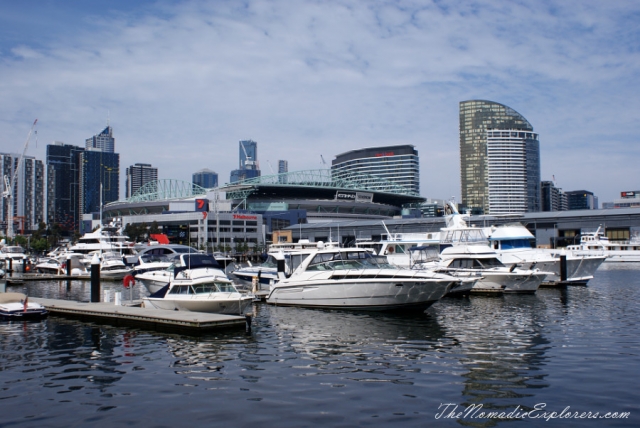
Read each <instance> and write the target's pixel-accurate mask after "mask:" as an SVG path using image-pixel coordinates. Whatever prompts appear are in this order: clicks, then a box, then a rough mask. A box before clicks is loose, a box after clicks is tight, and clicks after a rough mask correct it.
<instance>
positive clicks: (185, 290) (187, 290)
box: [169, 285, 193, 294]
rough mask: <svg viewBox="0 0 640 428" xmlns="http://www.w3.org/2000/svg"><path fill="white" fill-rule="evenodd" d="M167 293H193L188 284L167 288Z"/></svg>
mask: <svg viewBox="0 0 640 428" xmlns="http://www.w3.org/2000/svg"><path fill="white" fill-rule="evenodd" d="M169 294H193V290H191V286H190V285H175V286H173V287H172V288H171V290H169Z"/></svg>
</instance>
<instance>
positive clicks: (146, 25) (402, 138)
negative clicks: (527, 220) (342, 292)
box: [0, 0, 640, 202]
mask: <svg viewBox="0 0 640 428" xmlns="http://www.w3.org/2000/svg"><path fill="white" fill-rule="evenodd" d="M639 22H640V3H638V2H637V1H622V0H616V1H611V2H607V1H601V0H594V1H590V0H585V1H579V2H566V1H543V0H532V1H526V0H524V1H503V2H498V1H483V0H479V1H462V2H454V1H426V0H424V1H423V0H415V1H364V0H362V1H348V0H344V1H342V0H336V1H333V0H319V1H306V0H283V1H278V0H276V1H263V0H259V1H251V0H249V1H243V2H240V1H135V2H131V1H80V0H76V1H54V0H49V1H46V0H21V1H19V2H18V1H9V0H0V94H1V99H2V102H1V103H0V151H1V152H4V153H20V152H21V151H22V149H23V146H24V143H25V140H26V137H27V134H28V132H29V129H30V127H31V124H32V123H33V121H34V119H36V118H37V119H38V127H37V146H36V140H35V139H34V138H32V139H31V142H30V145H29V150H28V151H27V154H29V155H32V156H35V157H36V158H39V159H42V160H44V159H45V153H46V145H47V144H50V143H52V142H53V141H63V142H65V143H67V144H74V145H78V146H84V140H85V139H86V138H88V137H90V136H92V135H94V134H96V133H98V132H100V131H101V130H102V129H103V128H104V127H105V126H106V124H107V120H109V121H110V124H111V126H112V127H113V129H114V136H115V138H116V151H117V152H118V153H120V156H121V157H120V162H121V163H120V166H121V177H122V181H123V182H124V171H125V168H126V167H127V166H129V165H132V164H134V163H136V162H143V163H151V164H152V165H154V166H156V167H158V169H159V176H160V178H161V179H165V178H175V179H181V180H190V179H191V174H192V173H193V172H195V171H197V170H199V169H202V168H210V169H213V170H214V171H216V172H218V174H219V175H220V181H221V182H228V180H229V173H230V171H231V170H232V169H235V168H237V167H238V141H239V140H244V139H253V140H255V141H257V142H258V155H259V161H260V166H261V169H262V171H263V174H270V172H271V169H270V166H269V164H270V165H271V166H272V167H273V168H274V169H277V161H278V160H279V159H286V160H288V161H289V169H290V170H291V171H293V170H304V169H319V168H322V167H323V165H322V162H321V157H320V156H321V155H322V156H323V157H324V159H325V160H326V161H327V163H328V164H330V162H331V159H333V158H334V157H335V155H337V154H339V153H343V152H345V151H348V150H353V149H359V148H364V147H376V146H383V145H392V144H393V145H395V144H413V145H415V146H416V148H417V149H418V151H419V155H420V168H421V171H420V172H421V193H422V196H425V197H429V198H450V197H451V196H455V197H456V200H460V171H459V170H460V164H459V138H458V103H459V102H460V101H464V100H469V99H485V100H491V101H496V102H499V103H502V104H506V105H507V106H509V107H511V108H513V109H515V110H516V111H518V112H519V113H520V114H522V115H523V116H524V117H525V118H527V119H528V120H529V122H530V123H531V124H532V125H533V127H534V130H535V131H536V132H538V133H539V134H540V147H541V149H540V150H541V158H542V178H543V180H551V179H552V177H554V176H555V180H556V185H557V186H558V187H560V188H562V189H564V190H567V191H569V190H582V189H586V190H590V191H593V192H594V193H595V195H596V196H598V197H599V200H600V202H606V201H612V200H613V199H616V198H618V197H619V194H620V192H621V191H627V190H640V168H639V167H640V144H638V143H639V139H640V117H639V116H640V115H639V112H640V83H639V82H640V25H638V23H639ZM121 193H122V195H123V196H124V188H122V189H121Z"/></svg>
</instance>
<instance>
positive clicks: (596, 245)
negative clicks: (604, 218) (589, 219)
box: [567, 227, 640, 263]
mask: <svg viewBox="0 0 640 428" xmlns="http://www.w3.org/2000/svg"><path fill="white" fill-rule="evenodd" d="M601 229H602V227H598V229H597V230H596V231H595V232H587V233H583V234H581V235H580V244H577V245H569V246H567V251H573V252H574V253H576V254H587V255H605V256H606V257H607V258H606V260H605V262H635V263H637V262H640V237H638V236H633V237H632V239H630V240H628V241H610V240H609V238H608V237H607V236H605V234H604V233H603V232H602V231H601Z"/></svg>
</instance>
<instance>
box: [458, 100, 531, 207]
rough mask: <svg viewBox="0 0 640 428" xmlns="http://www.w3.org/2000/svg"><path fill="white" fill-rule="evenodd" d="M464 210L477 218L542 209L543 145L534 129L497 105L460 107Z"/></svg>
mask: <svg viewBox="0 0 640 428" xmlns="http://www.w3.org/2000/svg"><path fill="white" fill-rule="evenodd" d="M460 183H461V191H462V204H461V205H462V206H463V207H465V208H466V209H467V210H470V211H471V212H472V213H490V214H509V213H524V212H534V211H539V210H540V194H541V192H540V145H539V141H538V134H536V133H534V132H533V127H532V126H531V124H530V123H529V122H528V121H527V120H526V119H525V118H524V117H523V116H522V115H520V114H519V113H518V112H516V111H515V110H513V109H512V108H510V107H507V106H505V105H502V104H498V103H496V102H493V101H484V100H471V101H463V102H461V103H460Z"/></svg>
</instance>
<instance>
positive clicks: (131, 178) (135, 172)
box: [125, 163, 158, 198]
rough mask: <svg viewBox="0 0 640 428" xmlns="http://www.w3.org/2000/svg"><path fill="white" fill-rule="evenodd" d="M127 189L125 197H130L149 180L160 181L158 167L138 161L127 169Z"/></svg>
mask: <svg viewBox="0 0 640 428" xmlns="http://www.w3.org/2000/svg"><path fill="white" fill-rule="evenodd" d="M126 174H127V178H126V186H127V188H126V191H125V197H126V198H130V197H131V196H133V195H134V193H136V192H137V191H138V189H139V188H141V187H142V186H144V185H145V184H147V183H149V182H154V181H158V168H154V167H153V166H151V164H148V163H136V164H135V165H131V166H130V167H129V168H127V169H126Z"/></svg>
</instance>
